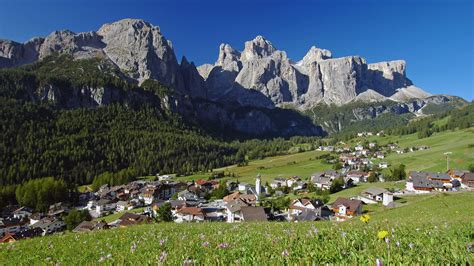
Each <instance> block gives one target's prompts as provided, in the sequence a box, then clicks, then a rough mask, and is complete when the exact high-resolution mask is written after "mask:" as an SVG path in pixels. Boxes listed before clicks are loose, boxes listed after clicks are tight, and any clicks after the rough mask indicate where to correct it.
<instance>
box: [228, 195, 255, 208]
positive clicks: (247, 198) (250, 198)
mask: <svg viewBox="0 0 474 266" xmlns="http://www.w3.org/2000/svg"><path fill="white" fill-rule="evenodd" d="M237 199H239V200H241V201H243V202H244V203H245V204H246V205H249V206H250V205H255V204H256V203H257V196H255V195H253V194H242V193H240V192H239V191H237V192H234V193H232V194H229V195H227V196H225V197H224V199H223V200H224V202H226V203H228V202H232V201H234V200H237Z"/></svg>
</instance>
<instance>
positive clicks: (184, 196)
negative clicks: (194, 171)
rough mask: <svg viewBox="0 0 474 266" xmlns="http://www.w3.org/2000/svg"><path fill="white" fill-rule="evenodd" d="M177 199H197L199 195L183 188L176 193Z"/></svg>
mask: <svg viewBox="0 0 474 266" xmlns="http://www.w3.org/2000/svg"><path fill="white" fill-rule="evenodd" d="M178 200H184V201H197V200H199V196H198V195H196V194H195V193H193V192H190V191H188V190H183V191H181V192H179V193H178Z"/></svg>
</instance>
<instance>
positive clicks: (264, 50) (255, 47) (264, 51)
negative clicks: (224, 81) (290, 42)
mask: <svg viewBox="0 0 474 266" xmlns="http://www.w3.org/2000/svg"><path fill="white" fill-rule="evenodd" d="M275 51H276V49H275V48H274V47H273V45H272V43H271V42H270V41H268V40H266V39H265V38H264V37H263V36H261V35H258V36H257V37H255V38H254V39H253V40H251V41H247V42H245V48H244V51H243V52H242V56H241V58H240V59H241V60H242V61H248V60H252V59H260V58H264V57H267V56H270V55H272V54H273V52H275Z"/></svg>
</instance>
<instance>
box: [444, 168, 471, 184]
mask: <svg viewBox="0 0 474 266" xmlns="http://www.w3.org/2000/svg"><path fill="white" fill-rule="evenodd" d="M466 173H469V171H466V170H455V169H451V170H449V171H448V172H447V174H448V175H449V176H450V177H451V178H452V179H457V180H459V181H462V177H463V176H464V174H466Z"/></svg>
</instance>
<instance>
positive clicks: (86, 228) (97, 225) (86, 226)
mask: <svg viewBox="0 0 474 266" xmlns="http://www.w3.org/2000/svg"><path fill="white" fill-rule="evenodd" d="M105 229H109V225H108V224H107V223H106V222H105V221H83V222H82V223H80V224H79V225H78V226H76V228H74V230H72V231H73V232H75V233H78V232H90V231H97V230H105Z"/></svg>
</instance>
